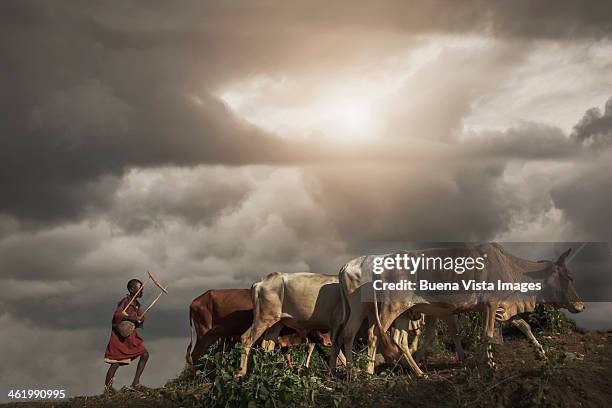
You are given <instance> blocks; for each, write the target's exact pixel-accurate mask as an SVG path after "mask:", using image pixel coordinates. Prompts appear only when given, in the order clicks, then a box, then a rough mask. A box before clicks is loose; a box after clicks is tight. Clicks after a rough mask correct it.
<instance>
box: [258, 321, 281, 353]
mask: <svg viewBox="0 0 612 408" xmlns="http://www.w3.org/2000/svg"><path fill="white" fill-rule="evenodd" d="M282 329H283V325H282V324H280V323H277V324H275V325H274V326H272V327H271V328H270V329H268V330H266V332H265V334H264V339H263V341H262V342H261V347H262V348H263V349H264V350H265V351H267V352H268V353H270V352H272V351H274V347H276V341H277V340H278V337H279V336H280V332H281V330H282Z"/></svg>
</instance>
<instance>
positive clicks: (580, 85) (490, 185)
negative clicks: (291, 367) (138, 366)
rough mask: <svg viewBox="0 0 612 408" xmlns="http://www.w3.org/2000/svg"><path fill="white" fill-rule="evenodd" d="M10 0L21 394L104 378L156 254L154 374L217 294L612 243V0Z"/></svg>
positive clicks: (12, 233)
mask: <svg viewBox="0 0 612 408" xmlns="http://www.w3.org/2000/svg"><path fill="white" fill-rule="evenodd" d="M2 9H3V11H2V13H0V21H1V24H0V30H1V33H2V36H1V39H0V43H1V44H2V47H1V49H0V50H1V51H0V53H1V55H2V57H3V63H2V64H1V66H2V75H0V84H1V86H2V89H3V93H2V96H1V97H0V106H2V108H3V112H4V115H3V120H2V121H0V130H1V135H2V136H0V184H1V185H2V187H3V189H2V193H1V194H0V282H1V283H0V284H1V287H2V288H3V289H4V290H3V295H2V296H1V297H0V322H1V323H2V325H3V330H4V332H5V333H9V335H4V336H2V338H1V339H0V347H1V348H2V349H3V350H4V355H5V356H6V357H5V358H4V364H3V367H2V369H0V384H1V385H2V391H7V392H8V389H10V388H23V387H31V388H32V387H35V386H39V387H45V388H64V389H66V390H67V393H68V395H80V394H96V393H100V392H101V391H102V389H103V377H104V373H105V371H106V369H107V366H106V365H105V364H104V363H103V361H102V358H103V354H104V349H105V346H106V343H107V341H108V336H109V324H110V318H111V315H112V311H113V309H114V307H115V304H116V302H117V301H118V300H119V299H120V298H121V297H122V296H123V295H124V294H125V284H126V282H127V281H128V280H129V279H130V278H133V277H143V276H145V274H146V270H151V271H152V272H153V273H155V275H156V276H158V277H159V279H160V280H161V281H162V282H168V283H169V284H170V289H169V291H170V293H169V295H168V296H167V297H165V298H164V299H163V300H161V301H160V303H159V306H158V307H157V306H156V309H155V310H154V311H153V312H152V314H151V316H150V318H149V319H148V321H147V324H146V327H145V328H144V330H143V337H144V339H145V344H146V345H147V347H148V348H149V350H150V351H151V358H150V360H149V365H148V366H147V368H146V370H145V372H144V374H143V377H142V381H143V383H144V384H146V385H151V386H153V385H159V384H163V383H165V381H166V380H167V379H169V378H172V377H173V376H175V375H176V374H177V373H178V372H179V370H180V369H181V368H182V366H183V364H184V355H185V349H186V347H187V344H188V337H187V336H188V321H187V308H188V305H189V303H190V301H191V300H192V299H193V298H195V297H196V296H197V295H199V294H200V293H202V292H204V291H205V290H208V289H213V288H224V287H249V285H250V284H251V282H253V281H254V280H256V279H258V278H259V277H261V276H264V275H266V274H267V273H270V272H274V271H287V272H295V271H312V272H319V273H327V274H332V273H336V272H337V271H338V269H339V267H340V266H341V265H342V264H343V263H344V262H346V261H348V260H350V259H351V258H353V257H355V256H358V255H361V254H362V251H363V250H364V248H366V247H368V245H371V243H385V242H408V241H410V242H434V241H441V242H451V241H456V242H465V241H505V242H579V241H599V242H610V241H612V229H611V228H610V220H612V178H611V177H610V175H611V174H612V74H611V73H612V7H611V6H610V4H609V3H607V2H604V1H592V2H585V3H582V2H581V3H577V2H569V1H568V2H564V1H562V2H554V3H553V2H549V1H542V2H537V3H533V2H529V1H516V2H508V3H492V2H482V1H469V2H462V3H461V4H459V3H457V2H450V1H448V2H445V1H414V2H391V1H390V2H385V3H384V5H380V6H374V5H373V4H370V3H363V4H359V3H351V4H346V3H344V4H342V3H333V4H328V3H327V2H325V3H324V2H308V3H307V4H306V3H304V4H294V3H283V2H281V3H274V2H271V3H268V2H256V3H247V4H242V5H241V6H239V5H237V4H228V3H225V2H182V3H167V2H153V3H147V4H146V5H144V4H143V3H139V2H131V1H126V2H120V3H114V4H113V5H112V7H111V6H110V5H109V4H105V3H91V2H70V1H66V2H53V3H50V2H37V1H19V2H17V1H15V2H7V3H4V4H3V5H2ZM609 272H612V271H609ZM574 273H575V274H577V273H579V271H574ZM151 296H153V293H152V291H150V290H149V292H148V293H147V294H146V295H145V299H146V300H147V299H150V297H151ZM145 303H146V301H145ZM610 310H611V306H610V304H608V303H591V304H589V305H588V308H587V311H585V313H583V314H582V315H577V316H573V317H576V318H577V319H578V322H579V324H580V325H581V326H582V327H586V328H590V329H609V328H612V319H610V317H609V315H610ZM134 369H135V367H134V366H131V367H129V368H121V369H119V377H118V379H117V381H118V384H119V385H121V384H124V383H126V382H128V381H129V378H130V377H131V376H132V375H133V371H134ZM1 398H2V399H1V400H2V401H4V400H6V392H3V394H2V396H1Z"/></svg>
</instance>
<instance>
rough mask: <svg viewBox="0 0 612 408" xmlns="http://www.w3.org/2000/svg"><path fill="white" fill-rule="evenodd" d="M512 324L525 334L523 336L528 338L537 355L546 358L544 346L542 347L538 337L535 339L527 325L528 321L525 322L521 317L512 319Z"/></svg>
mask: <svg viewBox="0 0 612 408" xmlns="http://www.w3.org/2000/svg"><path fill="white" fill-rule="evenodd" d="M512 325H513V326H514V327H516V328H517V329H519V330H520V331H521V332H522V333H523V334H524V335H525V337H527V338H528V339H529V341H530V342H531V344H532V345H533V347H534V348H535V351H536V354H537V355H538V357H539V358H541V359H542V360H546V352H545V351H544V347H542V345H541V344H540V342H539V341H538V339H536V338H535V336H534V335H533V332H532V331H531V326H529V323H527V322H526V321H524V320H523V319H514V320H512Z"/></svg>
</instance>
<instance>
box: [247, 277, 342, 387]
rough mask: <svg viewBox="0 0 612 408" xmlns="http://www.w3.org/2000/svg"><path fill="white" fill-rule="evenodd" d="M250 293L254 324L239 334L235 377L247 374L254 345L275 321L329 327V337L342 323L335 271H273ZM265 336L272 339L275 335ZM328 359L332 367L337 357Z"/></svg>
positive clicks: (293, 325) (302, 326)
mask: <svg viewBox="0 0 612 408" xmlns="http://www.w3.org/2000/svg"><path fill="white" fill-rule="evenodd" d="M251 296H252V299H253V324H252V326H251V327H250V328H249V329H247V331H246V332H245V333H244V334H243V335H242V337H241V341H242V346H243V352H242V356H241V359H240V368H239V370H238V372H237V373H236V376H237V377H242V376H244V375H246V373H247V368H248V359H249V353H250V351H251V348H252V347H253V345H254V344H255V343H256V342H257V340H258V339H259V338H260V337H262V335H263V334H264V333H266V331H267V330H269V329H270V328H272V327H273V326H274V325H276V324H277V323H278V322H281V323H282V324H283V325H285V326H287V327H290V328H292V329H294V330H296V331H298V332H303V331H310V330H329V334H330V337H331V338H333V336H334V335H335V331H336V330H337V328H338V327H339V325H340V323H341V321H340V316H339V314H338V313H337V311H338V310H339V306H340V302H341V297H340V287H339V284H338V276H336V275H320V274H316V273H307V272H299V273H281V272H274V273H271V274H269V275H268V276H266V277H265V278H263V279H262V280H260V281H259V282H256V283H254V284H253V286H251ZM277 327H278V326H277ZM266 337H269V338H272V339H273V338H275V335H274V334H273V335H271V336H266ZM268 347H269V346H268ZM336 357H337V354H336ZM330 361H333V363H332V364H331V365H332V366H334V367H335V365H336V364H335V362H336V358H334V359H333V360H330Z"/></svg>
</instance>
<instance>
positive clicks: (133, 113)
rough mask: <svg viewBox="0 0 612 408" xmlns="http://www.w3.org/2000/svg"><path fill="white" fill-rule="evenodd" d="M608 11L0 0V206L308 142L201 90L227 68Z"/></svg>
mask: <svg viewBox="0 0 612 408" xmlns="http://www.w3.org/2000/svg"><path fill="white" fill-rule="evenodd" d="M144 8H146V12H143V10H144ZM128 16H129V18H128ZM544 17H545V19H544ZM609 17H610V7H609V5H607V3H606V2H588V3H576V2H562V3H561V4H560V3H558V2H554V3H553V2H537V3H533V2H527V1H521V2H507V3H491V2H480V1H473V2H468V3H463V2H462V3H461V4H459V3H456V2H431V1H418V2H410V3H406V2H389V3H388V4H382V5H380V6H375V5H372V4H371V3H364V4H350V5H347V4H340V3H334V4H331V5H330V4H328V3H325V4H321V5H320V7H317V5H316V4H312V3H308V5H306V4H287V3H278V4H261V3H251V4H247V5H244V4H243V5H240V6H238V5H230V4H227V3H225V2H218V3H201V2H192V3H189V2H187V3H180V4H177V3H172V4H170V3H164V2H160V3H157V4H156V5H155V6H152V5H151V4H150V3H148V4H146V5H144V4H143V3H138V2H122V3H120V4H114V5H113V7H106V6H105V5H103V4H101V3H82V2H74V3H70V2H68V3H61V4H60V3H53V4H50V3H44V2H9V3H5V4H4V5H3V13H2V16H1V17H0V18H1V19H2V22H3V24H2V28H1V36H2V40H1V41H2V44H1V45H0V49H1V50H2V55H3V64H2V67H3V69H2V71H3V74H2V79H0V85H1V87H2V89H3V93H2V95H3V96H2V97H1V98H0V107H2V110H3V112H4V118H5V120H3V122H2V125H1V128H0V132H1V133H2V142H1V152H2V153H0V184H1V185H3V188H4V192H3V194H2V197H1V198H0V212H3V213H8V214H12V215H15V216H17V217H20V218H24V219H31V220H39V221H61V220H64V219H70V218H75V217H78V216H82V215H83V213H84V211H85V210H86V209H88V208H91V209H94V210H95V209H97V208H99V207H107V206H108V202H107V200H106V198H107V197H108V195H109V193H110V191H112V186H111V185H110V184H108V183H102V185H100V183H101V180H102V179H103V178H104V177H105V176H116V177H119V176H120V175H121V174H122V173H123V172H124V170H125V169H126V168H129V167H133V166H156V165H164V164H176V165H194V164H197V163H224V164H230V165H233V164H250V163H288V162H300V161H304V158H305V157H311V156H316V155H317V152H319V153H320V150H318V149H315V148H312V147H305V146H295V145H294V144H291V143H288V142H284V141H280V140H278V139H277V138H275V137H273V136H269V135H266V134H264V133H263V132H261V131H259V130H257V129H255V128H253V127H252V126H249V125H247V124H245V123H242V122H241V121H240V120H238V119H237V118H235V117H234V116H233V115H232V114H231V113H230V112H228V110H227V109H226V108H225V107H224V106H223V104H221V103H220V102H219V101H218V100H216V99H215V98H214V97H213V96H211V92H212V91H214V90H215V89H217V88H218V86H219V85H220V84H222V83H224V81H228V80H230V79H232V78H234V79H235V78H237V77H241V76H245V75H246V76H248V75H254V74H257V73H262V72H266V73H274V72H283V71H284V70H287V69H291V70H293V71H294V72H299V71H300V70H325V67H329V66H332V65H337V64H338V63H342V64H350V63H351V62H357V61H363V60H364V58H374V57H375V56H376V55H377V53H380V54H381V55H383V54H384V53H385V52H386V51H388V50H389V49H390V48H389V47H391V48H393V47H398V46H399V44H400V43H402V42H403V43H404V44H405V43H406V39H405V37H404V39H403V40H401V37H398V35H400V34H403V33H404V34H416V33H432V32H450V33H466V32H471V33H485V34H492V35H500V36H519V37H525V38H528V37H534V38H562V37H583V36H586V37H602V36H607V35H609V34H610V24H611V23H610V21H612V19H611V18H609ZM379 29H380V30H379ZM356 38H360V40H359V41H358V42H359V43H360V45H361V47H355V46H354V44H355V43H356V41H355V39H356ZM195 97H197V98H198V99H195ZM309 149H314V150H313V151H310V153H309Z"/></svg>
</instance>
